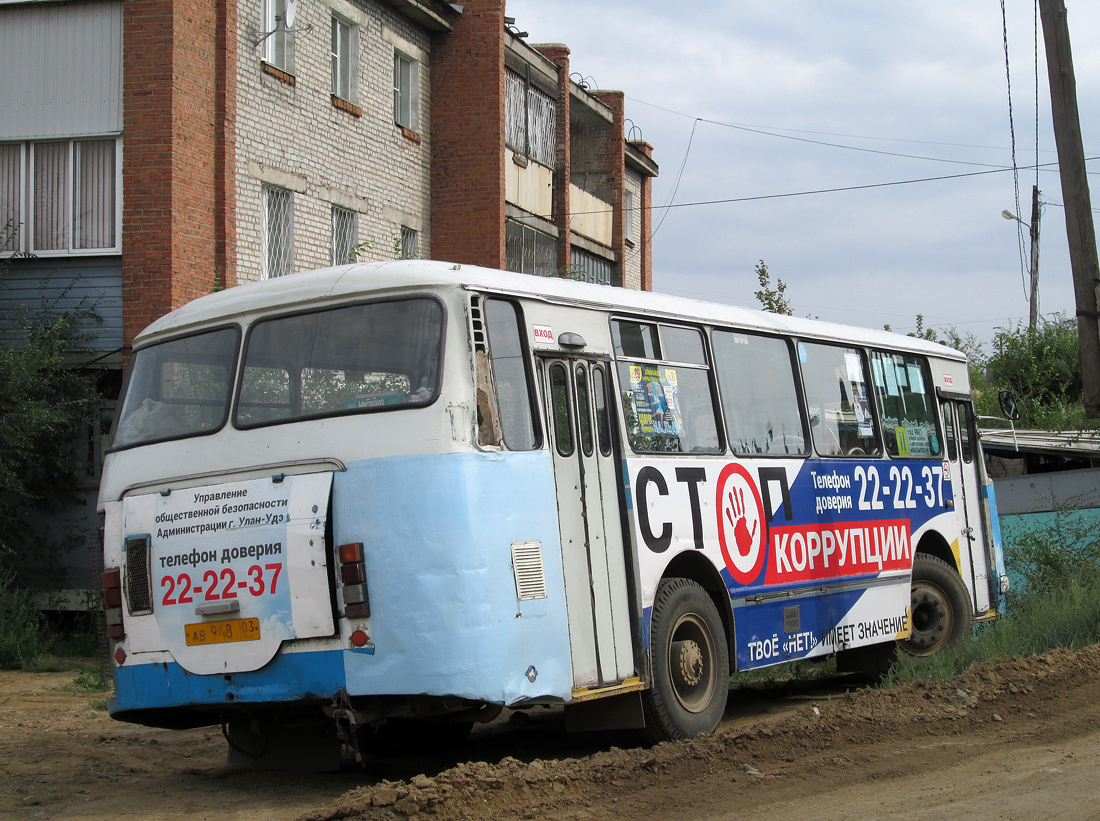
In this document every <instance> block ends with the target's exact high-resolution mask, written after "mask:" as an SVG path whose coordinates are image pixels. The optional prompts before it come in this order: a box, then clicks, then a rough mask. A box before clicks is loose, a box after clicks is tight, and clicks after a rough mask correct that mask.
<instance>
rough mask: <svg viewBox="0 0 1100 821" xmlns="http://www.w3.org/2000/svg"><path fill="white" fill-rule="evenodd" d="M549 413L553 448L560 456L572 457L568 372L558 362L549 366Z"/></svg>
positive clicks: (571, 421)
mask: <svg viewBox="0 0 1100 821" xmlns="http://www.w3.org/2000/svg"><path fill="white" fill-rule="evenodd" d="M550 413H551V415H552V416H553V420H554V446H555V447H556V448H557V449H558V453H560V454H561V455H562V456H572V455H573V424H572V423H573V420H572V414H571V413H570V408H569V372H568V371H566V370H565V366H564V365H562V364H561V363H560V362H555V363H554V364H553V365H551V366H550Z"/></svg>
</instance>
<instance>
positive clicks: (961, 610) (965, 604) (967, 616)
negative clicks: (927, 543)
mask: <svg viewBox="0 0 1100 821" xmlns="http://www.w3.org/2000/svg"><path fill="white" fill-rule="evenodd" d="M909 617H910V622H911V623H910V625H909V627H910V633H909V638H908V639H903V640H901V641H899V642H898V647H900V648H901V649H902V650H903V651H904V652H906V653H908V654H909V655H911V656H920V657H926V656H934V655H936V654H937V653H941V652H943V651H944V650H949V649H952V648H955V647H959V646H961V645H962V644H963V643H964V642H965V641H966V640H967V639H968V638H969V637H970V628H971V626H972V624H973V620H974V617H973V613H972V610H971V607H970V593H969V592H968V591H967V589H966V585H965V584H963V580H962V579H961V578H959V574H958V573H956V572H955V569H954V568H953V567H951V565H949V564H948V563H947V562H945V561H943V560H942V559H937V558H936V557H935V556H929V555H927V554H924V553H918V554H917V557H916V559H914V561H913V587H912V593H911V594H910V614H909Z"/></svg>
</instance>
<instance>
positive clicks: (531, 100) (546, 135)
mask: <svg viewBox="0 0 1100 821" xmlns="http://www.w3.org/2000/svg"><path fill="white" fill-rule="evenodd" d="M556 123H557V107H556V106H555V105H554V98H553V97H551V96H550V95H549V94H544V93H543V92H541V91H539V90H538V89H537V88H534V87H533V86H532V85H531V84H530V83H529V82H528V81H527V79H525V78H524V77H522V76H521V75H520V74H518V73H517V72H515V71H512V70H511V69H508V70H506V71H505V74H504V140H505V142H506V143H507V145H508V147H509V148H511V149H512V150H513V151H516V152H519V153H520V154H523V155H524V156H525V157H530V158H531V159H532V160H535V161H536V162H539V163H542V164H543V165H545V166H549V167H550V168H553V167H554V153H555V152H554V143H555V134H556Z"/></svg>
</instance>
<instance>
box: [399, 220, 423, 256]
mask: <svg viewBox="0 0 1100 821" xmlns="http://www.w3.org/2000/svg"><path fill="white" fill-rule="evenodd" d="M400 251H401V259H420V232H419V231H417V230H416V229H415V228H409V227H407V226H405V225H402V226H401V249H400Z"/></svg>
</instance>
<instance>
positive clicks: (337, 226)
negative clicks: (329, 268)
mask: <svg viewBox="0 0 1100 821" xmlns="http://www.w3.org/2000/svg"><path fill="white" fill-rule="evenodd" d="M358 216H359V215H358V214H356V213H355V212H354V211H349V210H348V209H347V208H340V207H339V206H336V205H334V206H332V264H333V265H344V264H345V263H348V262H358V261H359V259H358V257H359V249H358V248H357V247H356V245H358V243H359V220H358Z"/></svg>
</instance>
